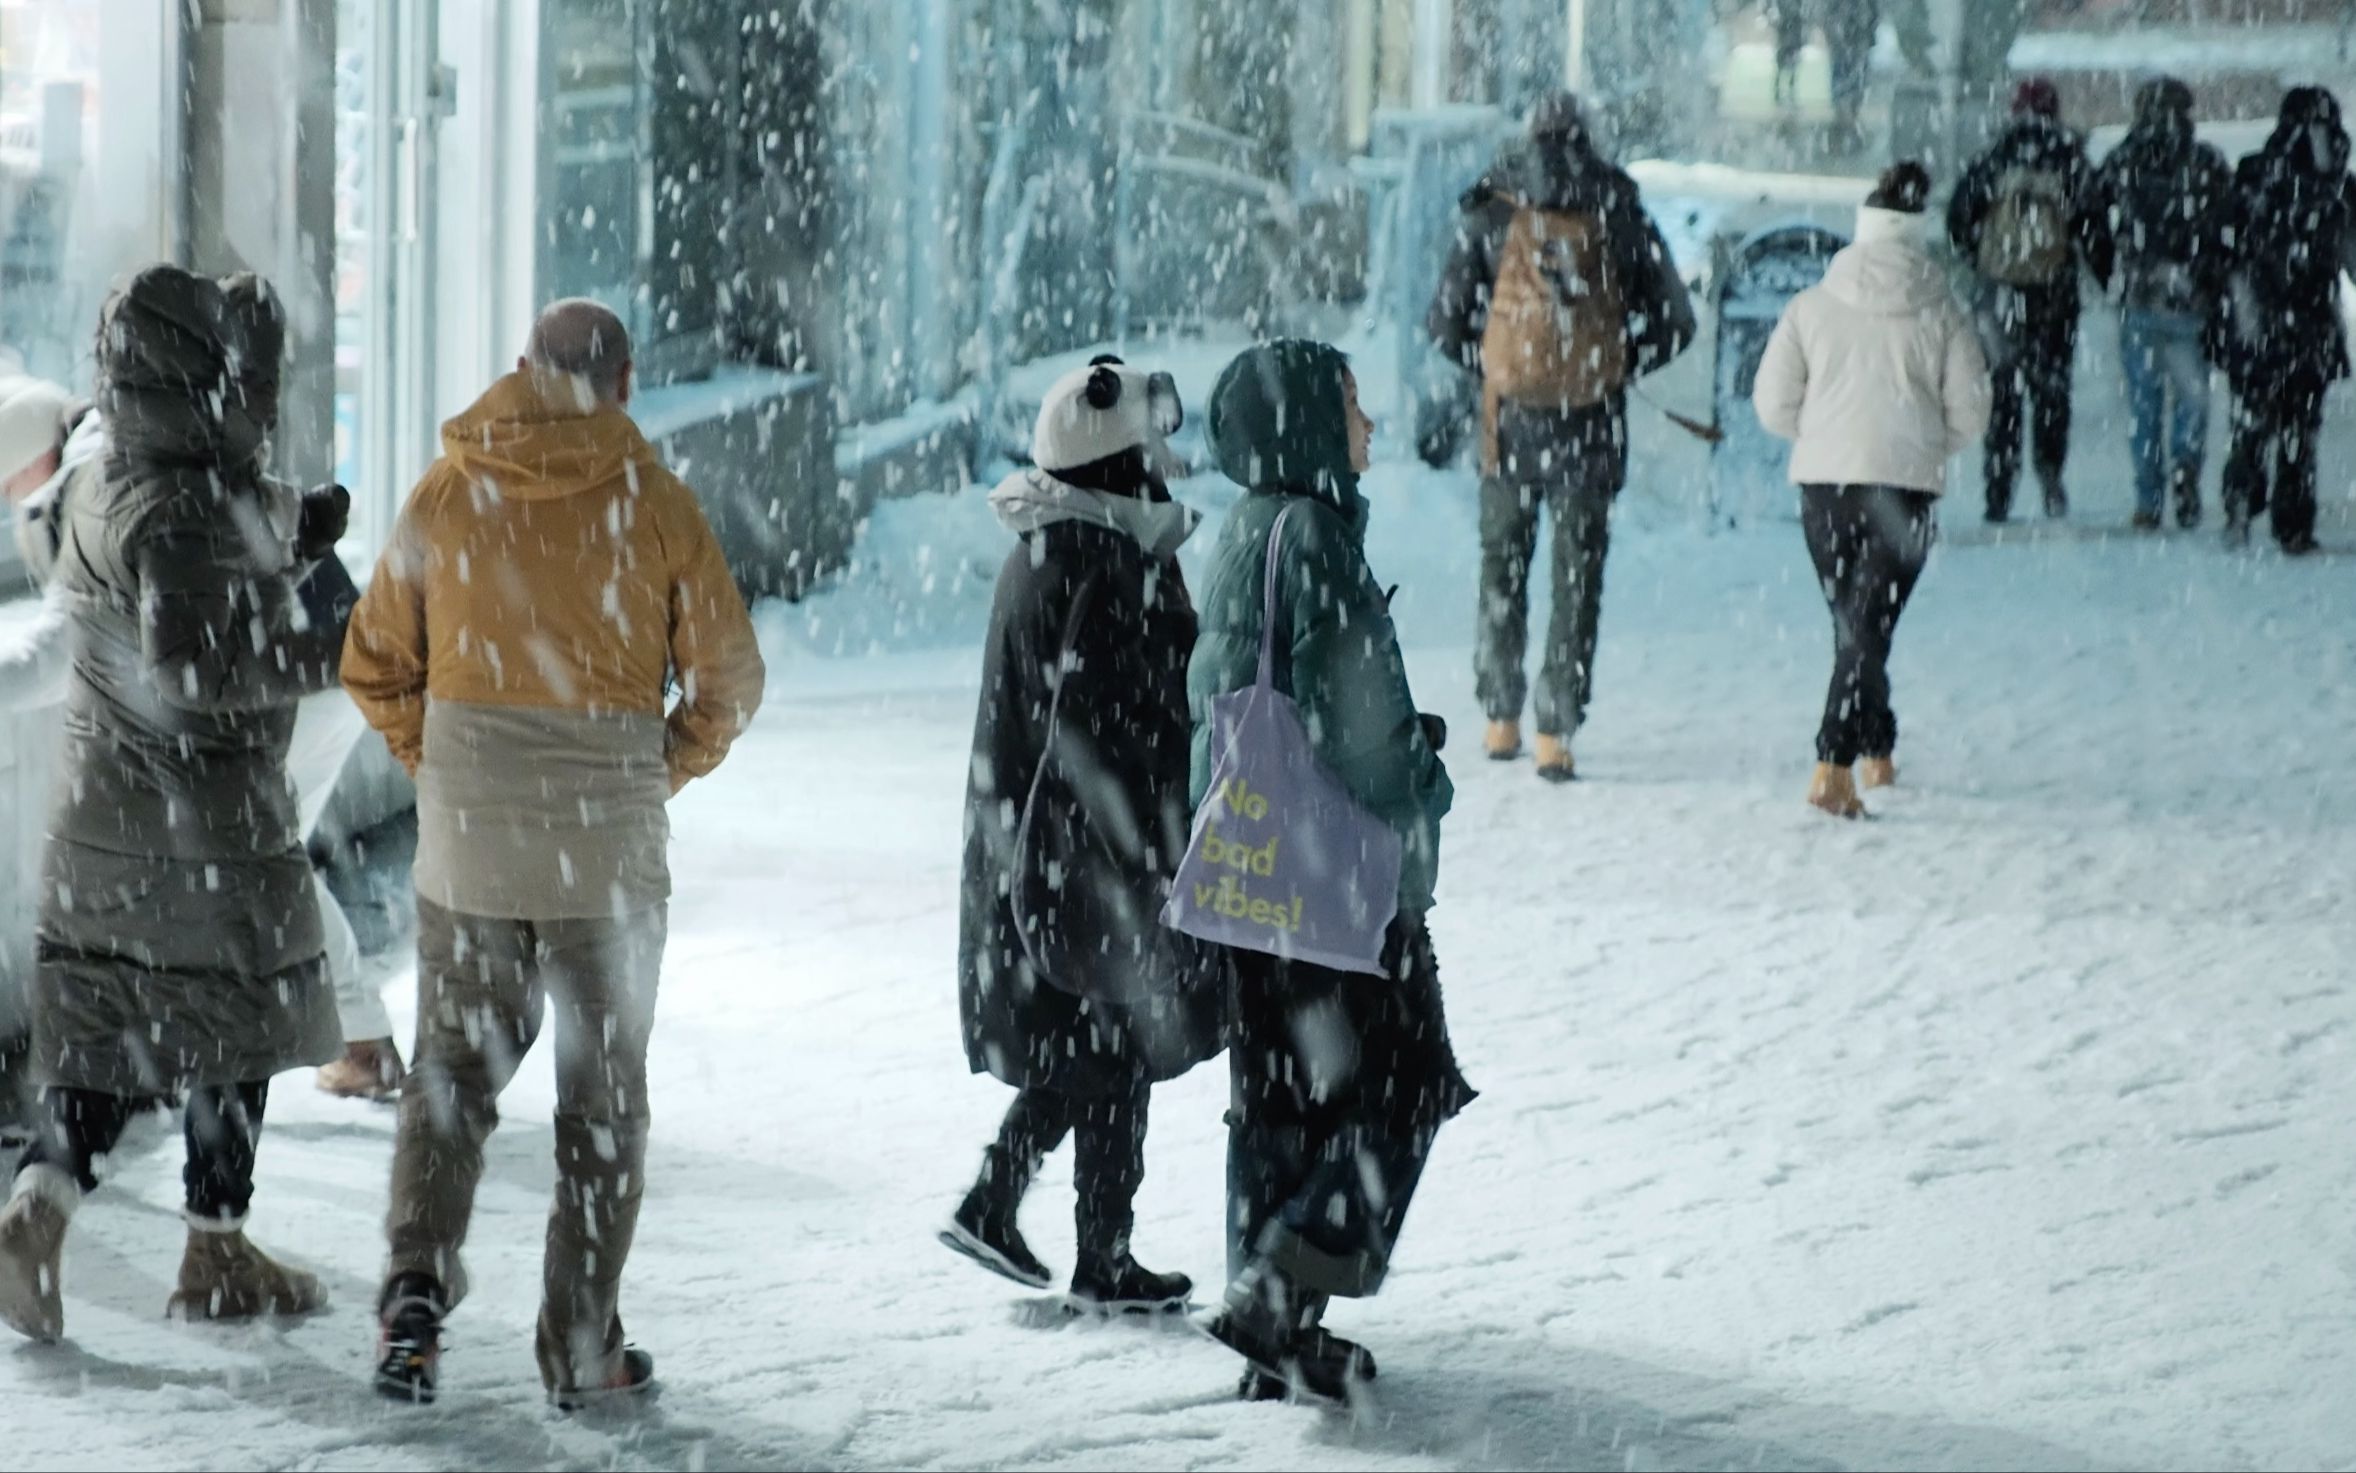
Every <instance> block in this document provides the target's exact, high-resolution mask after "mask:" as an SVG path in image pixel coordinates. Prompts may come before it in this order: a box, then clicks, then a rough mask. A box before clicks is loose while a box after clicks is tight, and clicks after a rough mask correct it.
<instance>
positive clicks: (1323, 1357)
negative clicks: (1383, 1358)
mask: <svg viewBox="0 0 2356 1473" xmlns="http://www.w3.org/2000/svg"><path fill="white" fill-rule="evenodd" d="M1304 1307H1305V1305H1304V1301H1303V1299H1302V1296H1301V1295H1300V1293H1299V1291H1298V1290H1297V1289H1296V1288H1295V1287H1294V1286H1293V1285H1292V1284H1291V1283H1289V1282H1288V1281H1287V1280H1286V1279H1285V1278H1284V1276H1283V1275H1282V1274H1280V1273H1278V1272H1276V1271H1275V1270H1274V1269H1273V1268H1270V1267H1268V1266H1267V1265H1265V1264H1258V1265H1254V1266H1253V1267H1251V1268H1247V1269H1245V1270H1244V1271H1243V1273H1241V1274H1240V1275H1238V1276H1237V1278H1236V1280H1235V1282H1234V1283H1232V1284H1230V1285H1228V1286H1227V1297H1226V1301H1225V1303H1223V1304H1222V1305H1221V1306H1220V1307H1219V1309H1218V1310H1217V1311H1216V1312H1215V1313H1213V1314H1210V1315H1208V1316H1206V1317H1205V1318H1203V1319H1202V1320H1200V1321H1198V1322H1197V1325H1198V1328H1200V1329H1201V1330H1202V1332H1203V1333H1204V1334H1205V1335H1208V1336H1209V1337H1210V1338H1212V1339H1213V1340H1216V1341H1218V1342H1219V1343H1220V1344H1221V1345H1224V1346H1226V1347H1227V1348H1228V1349H1229V1350H1232V1351H1234V1352H1235V1353H1236V1354H1237V1355H1240V1356H1242V1357H1243V1358H1244V1359H1245V1360H1247V1361H1250V1362H1251V1364H1252V1368H1253V1369H1254V1370H1256V1371H1258V1372H1260V1374H1261V1375H1263V1376H1265V1377H1267V1378H1268V1379H1270V1380H1273V1381H1277V1382H1280V1383H1282V1384H1283V1385H1284V1387H1285V1388H1286V1389H1287V1390H1288V1391H1290V1392H1291V1394H1292V1395H1294V1396H1296V1397H1298V1398H1300V1399H1301V1400H1304V1401H1318V1402H1324V1403H1327V1404H1328V1405H1332V1406H1347V1405H1348V1404H1349V1400H1350V1392H1351V1389H1352V1388H1353V1387H1354V1386H1357V1385H1359V1384H1362V1383H1363V1382H1365V1381H1367V1380H1369V1379H1371V1376H1370V1375H1369V1374H1368V1371H1367V1369H1366V1368H1367V1367H1368V1366H1369V1365H1371V1358H1369V1357H1367V1356H1366V1354H1365V1352H1364V1351H1362V1350H1360V1349H1359V1348H1358V1347H1357V1346H1355V1345H1352V1344H1350V1342H1349V1341H1347V1340H1343V1339H1341V1338H1340V1337H1338V1336H1334V1335H1328V1334H1326V1333H1325V1332H1324V1331H1323V1330H1318V1329H1312V1328H1307V1327H1304V1326H1303V1325H1302V1323H1301V1318H1300V1317H1301V1314H1302V1311H1303V1309H1304ZM1265 1390H1266V1388H1265V1387H1264V1386H1262V1385H1260V1384H1258V1383H1252V1382H1248V1381H1247V1382H1246V1384H1244V1385H1243V1386H1239V1387H1238V1388H1237V1391H1238V1394H1253V1399H1259V1397H1258V1395H1257V1393H1263V1392H1264V1391H1265Z"/></svg>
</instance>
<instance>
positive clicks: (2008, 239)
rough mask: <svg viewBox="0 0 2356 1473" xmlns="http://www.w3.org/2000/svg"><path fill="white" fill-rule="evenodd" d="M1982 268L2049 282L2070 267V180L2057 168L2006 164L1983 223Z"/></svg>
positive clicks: (1989, 273)
mask: <svg viewBox="0 0 2356 1473" xmlns="http://www.w3.org/2000/svg"><path fill="white" fill-rule="evenodd" d="M1977 264H1978V265H1979V268H1980V274H1981V275H1982V276H1985V277H1987V278H1988V279H1989V280H1991V281H1998V282H2002V283H2004V284H2005V285H2006V286H2046V285H2049V284H2051V283H2052V282H2054V281H2057V280H2059V279H2060V278H2061V277H2062V275H2063V274H2064V273H2065V272H2067V271H2068V270H2069V269H2070V194H2069V185H2068V183H2067V182H2066V181H2065V180H2064V179H2063V178H2062V176H2061V175H2060V173H2058V172H2057V171H2055V170H2052V169H2007V170H2005V172H2004V174H2003V176H2002V177H2001V178H1999V179H1998V180H1997V181H1996V190H1995V195H1994V197H1993V198H1992V199H1991V200H1990V202H1989V205H1988V218H1987V220H1986V222H1985V223H1984V224H1983V225H1982V226H1981V227H1980V258H1979V261H1978V263H1977Z"/></svg>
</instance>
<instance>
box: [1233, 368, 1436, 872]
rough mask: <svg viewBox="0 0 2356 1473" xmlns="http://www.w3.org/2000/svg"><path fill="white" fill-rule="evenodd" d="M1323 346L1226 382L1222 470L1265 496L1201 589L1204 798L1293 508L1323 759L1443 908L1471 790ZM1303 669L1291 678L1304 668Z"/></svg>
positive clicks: (1300, 634)
mask: <svg viewBox="0 0 2356 1473" xmlns="http://www.w3.org/2000/svg"><path fill="white" fill-rule="evenodd" d="M1347 369H1348V361H1347V360H1346V359H1344V358H1343V356H1342V355H1341V353H1340V352H1338V351H1337V350H1335V349H1333V348H1330V347H1327V346H1325V345H1324V344H1322V343H1309V342H1299V341H1290V342H1279V343H1267V344H1263V345H1261V346H1259V347H1256V348H1253V349H1250V350H1249V351H1247V352H1246V353H1244V354H1243V356H1241V357H1240V358H1237V359H1236V360H1235V362H1233V363H1231V364H1229V365H1228V366H1227V370H1226V372H1224V373H1222V374H1221V375H1220V376H1219V383H1218V387H1217V388H1215V389H1214V390H1212V393H1211V405H1210V420H1209V433H1210V443H1211V448H1212V451H1213V453H1214V454H1215V455H1216V456H1217V458H1218V463H1219V469H1220V470H1221V471H1222V472H1223V473H1224V474H1225V475H1226V476H1227V477H1228V479H1230V480H1232V481H1234V482H1236V483H1237V484H1238V485H1240V486H1242V487H1243V488H1244V489H1245V490H1246V491H1248V492H1250V493H1251V494H1249V495H1247V496H1245V497H1244V498H1243V500H1242V501H1241V502H1239V503H1238V504H1237V505H1236V507H1235V509H1234V510H1233V511H1232V512H1230V513H1229V514H1228V515H1227V518H1226V520H1225V521H1224V523H1223V524H1222V525H1221V526H1220V528H1219V540H1218V543H1217V545H1216V546H1215V547H1214V548H1213V549H1212V553H1211V566H1210V576H1209V579H1208V581H1207V583H1206V585H1205V587H1204V590H1203V593H1202V595H1201V597H1200V599H1199V600H1198V606H1199V613H1200V616H1201V620H1202V632H1201V635H1200V637H1199V638H1198V639H1197V640H1196V642H1195V647H1194V660H1193V663H1192V665H1191V666H1190V667H1189V668H1188V672H1187V681H1186V695H1187V704H1188V706H1189V708H1190V709H1191V712H1192V715H1193V718H1194V750H1193V780H1194V801H1195V804H1196V806H1197V807H1200V806H1201V803H1202V799H1203V795H1204V793H1205V792H1207V791H1208V790H1209V787H1210V780H1211V763H1212V755H1211V726H1210V718H1211V699H1212V697H1214V696H1221V695H1225V694H1227V693H1228V692H1229V691H1234V690H1241V689H1242V688H1244V687H1245V686H1248V685H1250V684H1251V683H1252V681H1253V680H1254V679H1255V678H1256V677H1257V675H1258V673H1259V662H1260V623H1261V592H1262V581H1263V577H1264V574H1265V572H1266V568H1267V547H1268V529H1269V528H1270V527H1271V526H1273V525H1274V524H1275V522H1276V518H1277V515H1278V514H1279V513H1280V512H1282V511H1283V510H1284V509H1285V508H1286V507H1287V506H1292V507H1296V508H1298V509H1297V510H1296V511H1294V513H1293V515H1292V517H1291V519H1290V520H1288V521H1287V522H1286V523H1285V528H1284V540H1283V542H1282V544H1281V546H1280V548H1279V552H1278V556H1279V558H1280V559H1281V567H1280V569H1279V571H1278V575H1277V578H1278V581H1277V598H1278V600H1279V602H1280V605H1281V607H1282V608H1283V609H1284V610H1286V626H1287V627H1288V628H1289V631H1290V636H1291V658H1290V662H1289V668H1288V664H1287V661H1286V660H1285V658H1284V656H1283V654H1282V652H1279V656H1278V660H1277V684H1278V685H1279V687H1281V688H1283V689H1284V690H1286V691H1287V693H1289V694H1290V695H1291V696H1292V698H1293V700H1294V701H1295V702H1296V703H1297V704H1298V705H1299V707H1300V710H1301V718H1302V720H1303V721H1304V722H1305V723H1306V724H1307V726H1308V728H1309V737H1310V740H1311V741H1312V742H1313V743H1314V744H1315V746H1316V748H1317V755H1318V757H1319V758H1320V759H1321V760H1322V761H1323V762H1324V763H1325V765H1326V767H1327V768H1328V769H1330V770H1331V771H1332V772H1333V774H1334V775H1335V776H1336V777H1337V778H1339V779H1340V780H1341V782H1342V784H1343V785H1344V786H1345V787H1347V788H1348V789H1349V790H1350V792H1351V794H1352V795H1353V796H1355V797H1356V798H1357V800H1358V801H1359V802H1360V803H1362V804H1364V805H1365V806H1366V808H1367V810H1368V811H1369V812H1371V813H1373V814H1375V815H1376V816H1377V817H1379V818H1381V819H1383V820H1384V821H1385V822H1387V823H1389V824H1390V825H1391V827H1392V828H1393V829H1394V830H1396V831H1397V832H1398V835H1399V837H1400V840H1401V841H1402V843H1403V844H1404V845H1405V851H1406V853H1405V860H1404V862H1403V864H1402V865H1401V867H1400V872H1399V909H1400V910H1401V912H1402V913H1405V914H1409V915H1420V914H1422V913H1423V912H1424V911H1427V910H1429V909H1430V908H1431V905H1432V897H1433V890H1434V887H1435V886H1436V885H1437V883H1438V881H1439V873H1440V820H1441V819H1442V818H1443V817H1445V816H1446V815H1447V812H1448V809H1449V805H1450V804H1451V803H1453V802H1454V801H1455V796H1456V790H1455V788H1454V787H1453V786H1452V785H1451V784H1450V783H1449V781H1448V769H1447V768H1446V767H1444V766H1442V765H1441V762H1440V754H1439V753H1437V752H1435V751H1433V750H1432V745H1431V743H1430V741H1428V740H1427V739H1426V738H1425V735H1424V730H1423V723H1422V722H1421V721H1420V720H1419V719H1418V718H1417V715H1416V708H1415V697H1414V695H1413V694H1412V693H1411V692H1410V691H1409V690H1408V688H1407V668H1406V665H1405V663H1404V662H1403V661H1402V660H1401V658H1400V655H1399V639H1398V634H1397V632H1396V631H1395V630H1394V629H1393V628H1392V626H1391V614H1390V608H1389V602H1388V600H1387V599H1386V598H1385V596H1384V594H1383V591H1382V588H1381V586H1380V585H1379V584H1377V583H1376V582H1375V580H1374V572H1373V570H1372V569H1370V568H1368V567H1367V565H1366V501H1365V499H1364V498H1363V497H1361V496H1360V495H1359V494H1358V477H1357V474H1356V473H1355V472H1353V471H1352V470H1351V469H1350V449H1349V429H1348V424H1347V420H1346V417H1345V415H1344V409H1343V405H1344V400H1343V393H1342V376H1343V374H1344V373H1345V372H1346V371H1347ZM1288 677H1289V678H1288Z"/></svg>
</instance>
